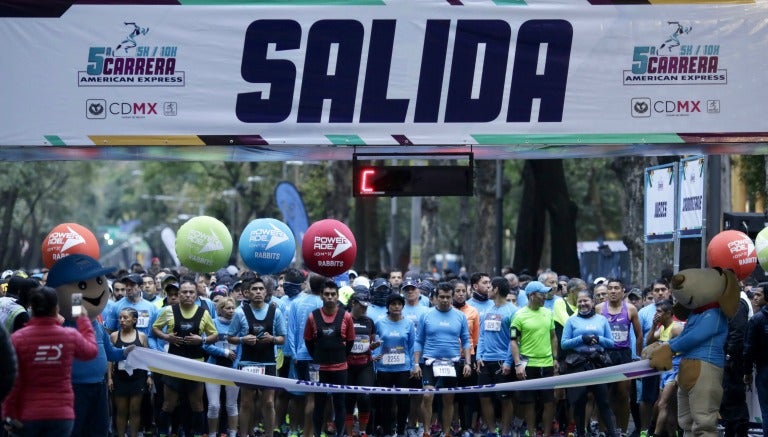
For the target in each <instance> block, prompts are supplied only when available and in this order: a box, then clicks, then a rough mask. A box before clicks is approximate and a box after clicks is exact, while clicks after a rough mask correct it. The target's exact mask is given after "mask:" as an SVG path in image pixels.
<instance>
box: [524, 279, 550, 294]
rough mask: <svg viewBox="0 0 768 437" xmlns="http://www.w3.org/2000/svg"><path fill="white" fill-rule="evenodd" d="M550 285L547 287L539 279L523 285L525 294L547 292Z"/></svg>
mask: <svg viewBox="0 0 768 437" xmlns="http://www.w3.org/2000/svg"><path fill="white" fill-rule="evenodd" d="M550 291H552V287H547V286H546V285H544V284H542V283H541V282H539V281H531V282H529V283H528V285H526V286H525V294H531V293H549V292H550Z"/></svg>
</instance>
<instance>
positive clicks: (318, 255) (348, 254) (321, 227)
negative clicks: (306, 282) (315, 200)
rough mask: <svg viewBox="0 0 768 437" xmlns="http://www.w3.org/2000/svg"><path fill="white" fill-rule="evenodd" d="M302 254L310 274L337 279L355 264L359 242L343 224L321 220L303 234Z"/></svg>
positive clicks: (336, 221) (331, 220)
mask: <svg viewBox="0 0 768 437" xmlns="http://www.w3.org/2000/svg"><path fill="white" fill-rule="evenodd" d="M301 254H302V256H303V257H304V263H305V264H306V265H307V268H308V269H309V270H311V271H313V272H315V273H318V274H321V275H323V276H336V275H340V274H342V273H344V272H346V271H347V270H349V269H350V268H351V267H352V264H354V263H355V256H356V255H357V242H355V236H354V235H353V234H352V231H350V230H349V228H348V227H347V225H345V224H344V223H342V222H340V221H338V220H333V219H325V220H320V221H319V222H315V223H313V224H312V226H310V227H309V229H307V232H306V234H304V239H303V240H302V241H301Z"/></svg>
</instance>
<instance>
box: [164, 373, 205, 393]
mask: <svg viewBox="0 0 768 437" xmlns="http://www.w3.org/2000/svg"><path fill="white" fill-rule="evenodd" d="M163 383H164V384H165V386H166V387H168V388H170V389H171V390H173V391H175V392H176V393H179V394H181V393H190V392H192V391H194V390H195V389H196V388H198V387H203V383H202V382H198V381H192V380H189V379H182V378H177V377H175V376H170V375H163Z"/></svg>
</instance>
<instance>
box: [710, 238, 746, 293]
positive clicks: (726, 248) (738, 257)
mask: <svg viewBox="0 0 768 437" xmlns="http://www.w3.org/2000/svg"><path fill="white" fill-rule="evenodd" d="M707 264H709V266H710V267H720V268H723V269H731V270H733V272H734V273H736V277H738V278H739V280H740V281H741V280H742V279H745V278H747V277H748V276H749V275H751V274H752V271H753V270H755V266H756V265H757V252H756V251H755V243H753V242H752V239H751V238H749V236H748V235H747V234H745V233H743V232H739V231H734V230H730V231H723V232H720V233H719V234H717V235H715V238H713V239H712V241H710V242H709V246H707Z"/></svg>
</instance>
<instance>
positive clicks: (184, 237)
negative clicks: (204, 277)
mask: <svg viewBox="0 0 768 437" xmlns="http://www.w3.org/2000/svg"><path fill="white" fill-rule="evenodd" d="M176 255H177V256H178V257H179V262H181V265H183V266H185V267H187V268H188V269H190V270H192V271H195V272H213V271H216V270H218V269H220V268H222V267H226V266H227V264H228V262H229V257H230V256H231V255H232V236H231V235H230V234H229V229H227V227H226V226H225V225H224V223H222V222H220V221H219V220H217V219H215V218H213V217H208V216H205V215H201V216H198V217H193V218H191V219H189V220H188V221H187V222H186V223H184V224H183V225H181V227H180V228H179V231H178V232H177V234H176Z"/></svg>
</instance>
